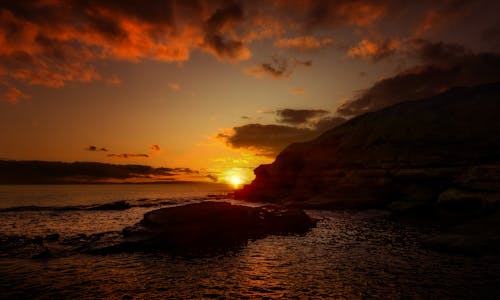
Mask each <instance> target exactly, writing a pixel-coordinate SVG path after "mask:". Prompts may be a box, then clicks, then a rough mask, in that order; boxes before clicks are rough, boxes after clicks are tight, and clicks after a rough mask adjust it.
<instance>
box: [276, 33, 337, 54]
mask: <svg viewBox="0 0 500 300" xmlns="http://www.w3.org/2000/svg"><path fill="white" fill-rule="evenodd" d="M332 43H333V40H332V39H331V38H323V39H317V38H315V37H314V36H298V37H295V38H289V39H279V40H277V41H276V42H275V43H274V46H275V47H277V48H285V49H296V50H299V51H303V52H305V51H317V50H319V49H322V48H324V47H326V46H330V45H331V44H332Z"/></svg>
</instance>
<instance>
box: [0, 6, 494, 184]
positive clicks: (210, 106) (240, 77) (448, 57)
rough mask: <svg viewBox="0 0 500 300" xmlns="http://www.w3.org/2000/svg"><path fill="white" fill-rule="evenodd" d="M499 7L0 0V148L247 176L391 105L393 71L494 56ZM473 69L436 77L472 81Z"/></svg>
mask: <svg viewBox="0 0 500 300" xmlns="http://www.w3.org/2000/svg"><path fill="white" fill-rule="evenodd" d="M499 8H500V7H499V4H498V2H497V1H451V0H450V1H439V3H436V1H421V2H420V1H419V3H403V2H402V1H367V0H366V1H365V0H360V1H347V0H342V1H329V0H325V1H313V0H310V1H307V0H292V1H284V0H283V1H281V0H275V1H263V0H262V1H243V0H242V1H222V0H221V1H201V0H200V1H174V0H171V1H170V0H169V1H118V0H117V1H78V0H69V1H62V0H61V1H58V0H43V1H42V0H40V1H3V2H2V4H0V159H15V160H51V161H98V162H108V163H116V164H125V163H136V164H145V165H152V166H168V167H183V168H184V167H187V168H191V169H195V170H199V171H200V174H201V175H200V176H199V178H198V179H200V178H201V179H203V178H205V177H204V176H205V175H210V176H211V178H215V177H217V178H219V179H221V180H225V179H226V178H229V177H230V176H232V175H234V174H235V173H237V174H239V176H241V177H243V180H244V181H249V180H251V179H252V170H253V168H255V167H256V166H258V165H259V164H262V163H270V162H272V161H273V158H274V156H275V155H276V153H277V152H278V151H279V150H280V149H282V148H283V147H284V145H286V144H288V143H290V142H295V141H303V140H307V139H310V138H313V137H314V136H316V135H318V134H320V133H321V132H322V131H324V130H326V129H328V126H333V124H336V122H337V119H335V118H338V117H343V118H348V117H351V116H353V115H356V114H359V113H362V112H364V111H369V110H372V109H375V108H378V107H383V106H384V105H389V104H391V103H390V102H387V103H386V102H384V101H383V100H380V99H385V98H384V97H386V94H384V93H385V92H386V91H387V90H390V89H385V87H386V86H387V85H390V82H391V81H390V80H388V79H391V78H396V77H397V76H398V75H399V74H405V76H407V75H408V74H416V75H415V76H419V75H421V74H424V72H430V71H429V70H432V69H431V68H429V66H433V67H435V68H440V70H441V69H442V70H448V69H449V68H451V67H452V66H455V65H457V64H459V65H460V64H462V65H464V66H467V67H470V66H471V65H472V64H475V63H478V64H481V63H482V60H481V59H483V58H484V57H485V56H481V55H483V53H486V52H488V53H492V55H494V56H495V55H497V54H498V51H499V48H500V42H499V41H500V23H499V22H498V16H497V12H498V11H499ZM450 53H451V54H450ZM495 59H496V56H495ZM495 62H496V60H495ZM486 65H487V64H486ZM469 69H471V70H472V69H473V68H472V67H470V68H469ZM469 69H466V68H464V70H469ZM467 72H469V71H467ZM467 72H466V71H464V73H463V74H460V76H455V77H453V78H452V77H451V76H450V77H449V78H448V77H446V80H445V79H443V82H440V84H439V86H433V90H438V89H443V88H446V87H448V86H451V85H454V84H472V83H476V82H475V81H474V80H472V81H471V80H470V78H477V76H476V77H474V74H473V73H471V72H472V71H470V72H469V73H467ZM483 73H484V72H483ZM490 73H492V74H493V73H494V72H490ZM497 73H498V72H497ZM488 74H489V73H488ZM495 76H496V75H495V74H493V75H491V76H490V77H487V76H486V77H484V78H483V77H481V79H480V80H479V79H478V80H476V81H481V80H482V81H491V80H496V77H495ZM444 77H445V76H444V75H439V76H438V78H444ZM385 79H387V80H386V81H384V80H385ZM377 84H378V85H377ZM419 84H423V83H422V82H420V83H419ZM391 91H393V90H391ZM370 93H371V94H370ZM422 95H425V93H424V94H422ZM401 97H403V95H401ZM287 109H289V110H287ZM249 124H251V126H250V125H249ZM271 125H274V127H273V126H271ZM266 139H267V140H266ZM153 145H156V146H154V147H153ZM91 146H95V148H93V147H91ZM206 178H208V177H206ZM207 180H208V179H207Z"/></svg>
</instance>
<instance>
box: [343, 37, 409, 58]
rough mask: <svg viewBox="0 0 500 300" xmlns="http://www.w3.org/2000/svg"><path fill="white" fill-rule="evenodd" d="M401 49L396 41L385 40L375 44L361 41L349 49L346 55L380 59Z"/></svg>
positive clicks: (399, 43)
mask: <svg viewBox="0 0 500 300" xmlns="http://www.w3.org/2000/svg"><path fill="white" fill-rule="evenodd" d="M400 47H401V42H400V41H398V40H385V41H384V42H382V43H380V44H377V43H375V42H372V41H370V40H367V39H364V40H361V41H360V42H359V43H358V44H357V45H356V46H354V47H352V48H350V49H349V51H348V52H347V55H348V56H350V57H360V58H364V59H367V58H372V59H375V60H378V59H382V58H385V57H388V56H390V55H392V54H394V53H395V52H396V51H397V50H398V49H399V48H400Z"/></svg>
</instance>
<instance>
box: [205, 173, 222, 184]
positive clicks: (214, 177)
mask: <svg viewBox="0 0 500 300" xmlns="http://www.w3.org/2000/svg"><path fill="white" fill-rule="evenodd" d="M206 177H207V178H208V179H210V180H211V181H212V182H217V181H218V180H219V178H218V177H217V176H215V175H212V174H208V175H207V176H206Z"/></svg>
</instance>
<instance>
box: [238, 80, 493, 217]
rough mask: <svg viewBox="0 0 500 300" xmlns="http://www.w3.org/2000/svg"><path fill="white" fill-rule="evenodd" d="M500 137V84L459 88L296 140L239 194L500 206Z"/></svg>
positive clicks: (328, 203) (312, 201)
mask: <svg viewBox="0 0 500 300" xmlns="http://www.w3.org/2000/svg"><path fill="white" fill-rule="evenodd" d="M499 137H500V84H489V85H483V86H478V87H472V88H454V89H451V90H449V91H447V92H445V93H443V94H440V95H438V96H435V97H432V98H429V99H424V100H419V101H411V102H405V103H401V104H398V105H395V106H392V107H389V108H386V109H383V110H380V111H378V112H373V113H367V114H364V115H362V116H359V117H356V118H353V119H351V120H350V121H348V122H346V123H344V124H343V125H340V126H338V127H336V128H334V129H332V130H330V131H327V132H325V133H324V134H323V135H321V136H320V137H318V138H317V139H315V140H312V141H310V142H306V143H299V144H292V145H290V146H289V147H287V148H286V149H285V150H283V152H281V153H280V154H279V155H278V157H277V158H276V160H275V162H273V163H272V164H270V165H261V166H259V167H258V168H257V169H255V175H256V178H255V180H254V181H253V182H252V183H251V184H250V185H248V186H245V187H244V188H243V189H242V190H240V191H237V192H236V195H235V196H236V198H237V199H245V200H250V201H262V202H272V203H280V204H285V205H293V206H299V207H318V208H381V207H382V208H387V207H391V205H392V207H393V208H394V209H396V210H412V209H419V208H421V207H423V206H428V205H432V206H434V205H437V204H439V205H442V206H443V208H445V207H447V208H449V207H450V206H453V204H454V203H456V204H457V205H463V202H464V201H465V200H464V199H465V198H467V199H472V198H474V199H477V198H478V197H479V198H481V199H482V200H481V201H482V202H483V203H482V204H481V205H479V206H480V207H484V208H486V207H492V206H495V207H496V206H497V204H496V203H498V201H497V199H498V198H499V197H498V196H499V194H500V138H499ZM443 193H444V194H443ZM401 201H403V202H405V203H404V204H403V203H401ZM398 202H399V203H398ZM459 203H460V204H459Z"/></svg>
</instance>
